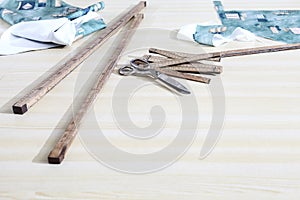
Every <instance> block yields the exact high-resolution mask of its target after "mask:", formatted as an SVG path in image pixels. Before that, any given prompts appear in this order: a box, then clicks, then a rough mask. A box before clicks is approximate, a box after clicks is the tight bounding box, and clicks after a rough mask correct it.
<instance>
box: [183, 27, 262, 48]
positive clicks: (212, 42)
mask: <svg viewBox="0 0 300 200" xmlns="http://www.w3.org/2000/svg"><path fill="white" fill-rule="evenodd" d="M218 31H220V32H218ZM177 38H178V39H180V40H186V41H194V42H197V43H200V44H204V45H209V46H215V47H216V46H220V45H222V44H225V43H228V42H230V41H241V42H252V41H256V40H257V38H256V36H255V35H254V34H253V33H251V32H250V31H248V30H245V29H243V28H241V27H231V28H230V27H229V28H228V27H226V28H225V27H224V26H222V25H199V24H189V25H186V26H183V27H181V28H180V30H179V32H178V34H177Z"/></svg>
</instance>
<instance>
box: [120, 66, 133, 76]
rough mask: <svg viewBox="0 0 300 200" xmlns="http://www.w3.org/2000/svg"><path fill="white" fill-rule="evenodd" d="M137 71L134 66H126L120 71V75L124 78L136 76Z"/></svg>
mask: <svg viewBox="0 0 300 200" xmlns="http://www.w3.org/2000/svg"><path fill="white" fill-rule="evenodd" d="M135 71H136V70H135V69H134V68H133V67H132V66H124V67H121V68H120V69H119V74H121V75H123V76H130V75H134V73H135Z"/></svg>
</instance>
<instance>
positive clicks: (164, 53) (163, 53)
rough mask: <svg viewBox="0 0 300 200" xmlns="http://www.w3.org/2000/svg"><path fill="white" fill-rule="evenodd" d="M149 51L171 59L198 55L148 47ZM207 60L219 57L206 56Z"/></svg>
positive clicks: (215, 59) (217, 60)
mask: <svg viewBox="0 0 300 200" xmlns="http://www.w3.org/2000/svg"><path fill="white" fill-rule="evenodd" d="M149 53H155V54H159V55H161V56H165V57H167V58H172V59H176V58H187V57H193V56H197V55H199V54H190V53H183V52H177V51H167V50H162V49H156V48H150V49H149ZM207 61H213V62H220V61H221V57H214V58H208V59H207Z"/></svg>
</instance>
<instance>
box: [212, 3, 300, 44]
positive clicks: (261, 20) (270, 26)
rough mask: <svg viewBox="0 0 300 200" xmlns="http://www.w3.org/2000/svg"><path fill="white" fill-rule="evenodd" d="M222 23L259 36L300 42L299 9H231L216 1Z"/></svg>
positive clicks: (286, 41) (288, 41) (281, 40)
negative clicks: (225, 8)
mask: <svg viewBox="0 0 300 200" xmlns="http://www.w3.org/2000/svg"><path fill="white" fill-rule="evenodd" d="M214 5H215V8H216V11H217V12H218V15H219V18H220V20H221V22H222V24H223V25H224V26H226V27H228V28H229V29H231V28H230V27H241V28H243V29H246V30H248V31H250V32H252V33H254V34H255V35H257V36H260V37H264V38H268V39H272V40H275V41H280V42H285V43H299V42H300V11H299V10H257V11H255V10H229V11H226V10H224V8H223V5H222V3H221V2H220V1H214Z"/></svg>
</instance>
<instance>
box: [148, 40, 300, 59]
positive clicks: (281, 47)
mask: <svg viewBox="0 0 300 200" xmlns="http://www.w3.org/2000/svg"><path fill="white" fill-rule="evenodd" d="M297 49H300V43H297V44H282V45H273V46H264V47H253V48H246V49H236V50H228V51H219V52H210V53H202V54H195V55H193V56H189V57H185V58H188V59H187V60H193V61H194V60H205V59H208V58H219V57H220V58H228V57H235V56H246V55H254V54H262V53H271V52H279V51H287V50H297ZM149 52H150V53H157V54H159V55H164V56H166V57H169V58H172V56H174V54H176V53H178V52H172V51H166V50H161V49H156V48H150V49H149ZM205 55H206V56H205ZM201 56H203V58H202V59H197V58H201ZM193 58H194V59H193Z"/></svg>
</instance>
